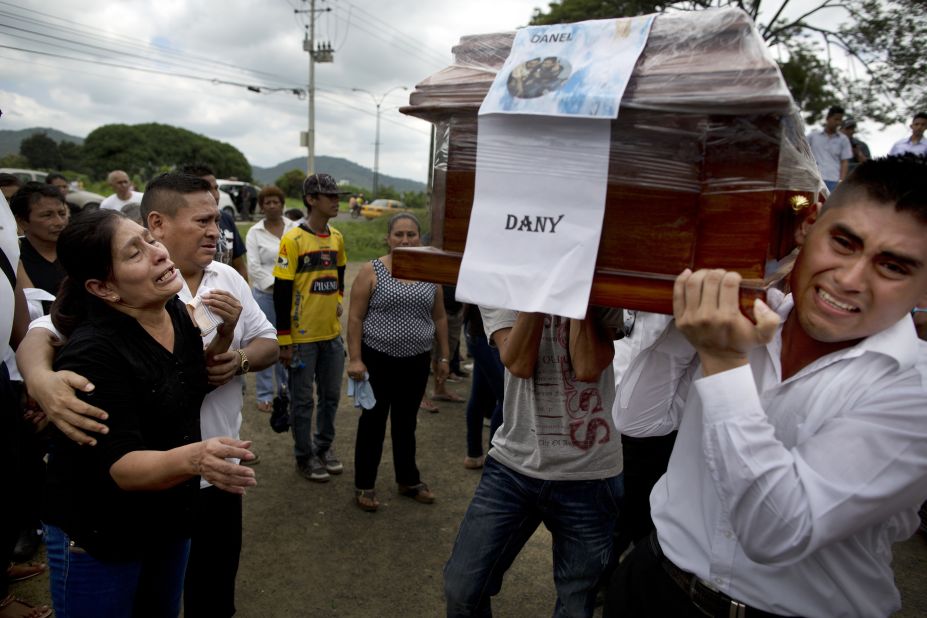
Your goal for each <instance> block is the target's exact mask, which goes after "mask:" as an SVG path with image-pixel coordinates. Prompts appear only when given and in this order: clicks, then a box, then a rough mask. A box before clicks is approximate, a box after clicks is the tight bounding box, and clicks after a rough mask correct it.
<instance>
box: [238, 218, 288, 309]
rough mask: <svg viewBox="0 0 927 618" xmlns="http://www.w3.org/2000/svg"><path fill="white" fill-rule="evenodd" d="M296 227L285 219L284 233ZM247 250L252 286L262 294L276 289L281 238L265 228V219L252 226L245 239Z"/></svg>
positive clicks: (249, 276)
mask: <svg viewBox="0 0 927 618" xmlns="http://www.w3.org/2000/svg"><path fill="white" fill-rule="evenodd" d="M294 227H296V223H294V222H293V221H291V220H290V219H287V218H286V217H283V233H284V234H286V233H287V232H289V231H290V230H291V229H293V228H294ZM245 249H247V250H248V278H249V279H250V280H251V285H252V286H253V287H254V288H255V289H256V290H260V291H262V292H272V291H273V289H274V264H276V263H277V256H278V255H280V238H278V237H277V236H274V235H273V234H272V233H270V232H268V231H267V228H265V227H264V219H261V220H260V221H258V222H257V223H255V224H254V225H252V226H251V229H250V230H248V235H247V236H246V237H245Z"/></svg>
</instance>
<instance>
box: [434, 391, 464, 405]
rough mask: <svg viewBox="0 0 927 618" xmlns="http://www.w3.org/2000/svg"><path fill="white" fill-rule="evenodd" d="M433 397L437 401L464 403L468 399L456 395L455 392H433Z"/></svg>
mask: <svg viewBox="0 0 927 618" xmlns="http://www.w3.org/2000/svg"><path fill="white" fill-rule="evenodd" d="M431 398H432V399H434V400H435V401H449V402H451V403H463V402H465V401H466V399H464V398H463V397H461V396H460V395H455V394H454V393H439V394H432V395H431Z"/></svg>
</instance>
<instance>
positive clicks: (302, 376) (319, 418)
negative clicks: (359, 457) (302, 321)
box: [290, 336, 344, 462]
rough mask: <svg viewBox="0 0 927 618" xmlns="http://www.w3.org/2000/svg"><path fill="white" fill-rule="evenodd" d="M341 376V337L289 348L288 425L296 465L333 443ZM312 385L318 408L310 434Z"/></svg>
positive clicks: (313, 407) (342, 368) (313, 401)
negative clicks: (313, 429)
mask: <svg viewBox="0 0 927 618" xmlns="http://www.w3.org/2000/svg"><path fill="white" fill-rule="evenodd" d="M343 373H344V343H343V342H342V341H341V336H338V337H335V338H334V339H329V340H328V341H316V342H313V343H300V344H297V345H294V346H293V359H292V360H291V361H290V424H291V425H292V427H293V443H294V444H293V454H294V455H296V461H302V462H305V461H308V460H309V458H310V457H312V456H313V455H318V454H319V453H324V452H325V451H327V450H328V449H329V447H331V445H332V442H334V440H335V412H337V411H338V400H339V399H340V398H341V376H342V374H343ZM313 383H315V386H316V391H317V393H318V396H319V402H318V403H319V405H318V409H317V410H316V415H315V433H314V434H313V433H312V412H313V410H315V409H316V405H315V400H314V398H313V396H312V385H313Z"/></svg>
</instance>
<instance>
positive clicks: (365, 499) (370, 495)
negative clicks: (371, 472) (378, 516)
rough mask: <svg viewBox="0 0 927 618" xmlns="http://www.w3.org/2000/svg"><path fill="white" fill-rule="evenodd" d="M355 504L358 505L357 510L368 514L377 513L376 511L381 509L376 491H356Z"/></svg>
mask: <svg viewBox="0 0 927 618" xmlns="http://www.w3.org/2000/svg"><path fill="white" fill-rule="evenodd" d="M354 504H356V505H357V508H359V509H360V510H362V511H366V512H368V513H375V512H376V510H377V509H378V508H380V501H379V500H377V492H376V490H375V489H355V490H354Z"/></svg>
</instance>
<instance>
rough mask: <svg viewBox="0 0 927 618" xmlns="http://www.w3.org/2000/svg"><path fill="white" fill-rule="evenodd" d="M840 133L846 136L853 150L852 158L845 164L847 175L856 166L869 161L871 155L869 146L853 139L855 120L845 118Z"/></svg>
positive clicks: (850, 117) (849, 117) (848, 117)
mask: <svg viewBox="0 0 927 618" xmlns="http://www.w3.org/2000/svg"><path fill="white" fill-rule="evenodd" d="M840 132H841V133H843V134H844V135H846V136H847V139H848V140H850V148H851V149H852V150H853V158H852V159H850V160H849V161H848V162H847V174H849V173H850V172H852V171H853V170H855V169H856V166H857V165H859V164H860V163H865V162H866V161H868V160H869V159H871V158H872V155H871V154H869V144H867V143H866V142H864V141H863V140H861V139H856V138H855V137H853V136H854V135H856V119H855V118H853V117H852V116H847V117H846V118H845V119H844V121H843V125H842V126H841V127H840Z"/></svg>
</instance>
